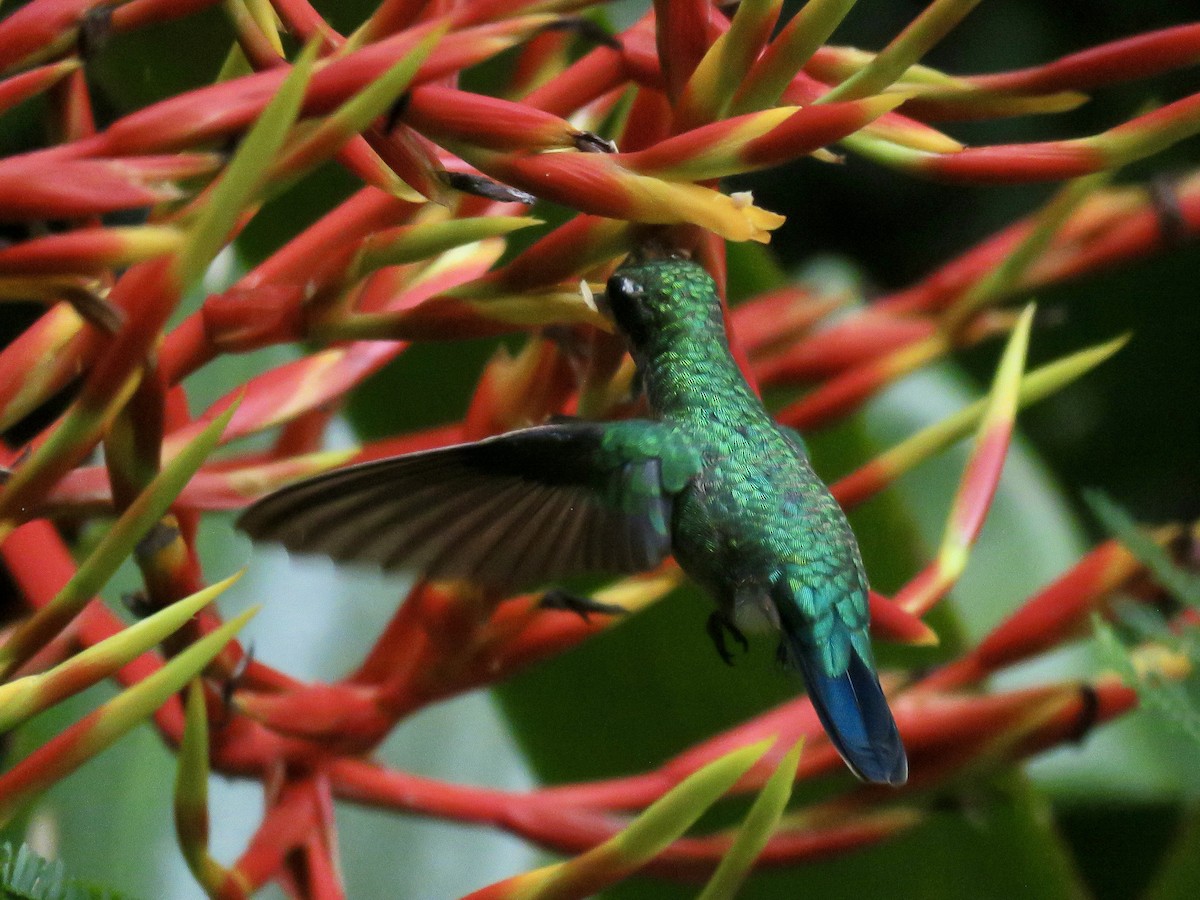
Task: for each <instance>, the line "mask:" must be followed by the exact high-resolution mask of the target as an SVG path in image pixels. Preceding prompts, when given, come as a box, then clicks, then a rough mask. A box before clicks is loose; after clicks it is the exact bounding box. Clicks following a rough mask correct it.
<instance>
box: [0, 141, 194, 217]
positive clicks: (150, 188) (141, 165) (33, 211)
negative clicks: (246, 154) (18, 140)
mask: <svg viewBox="0 0 1200 900" xmlns="http://www.w3.org/2000/svg"><path fill="white" fill-rule="evenodd" d="M171 159H172V162H174V161H175V159H176V158H174V157H173V158H171ZM180 162H181V164H180V165H173V166H170V167H169V168H163V167H158V166H156V165H155V164H154V163H155V160H153V159H152V158H148V157H143V158H142V159H140V160H139V159H138V158H137V157H133V158H130V159H122V160H109V159H60V158H57V157H53V156H50V155H48V154H31V155H29V156H27V157H16V158H10V159H7V160H2V161H0V206H3V208H4V210H5V217H6V218H10V219H12V218H19V219H73V218H79V217H83V216H88V215H92V214H94V213H106V212H115V211H117V210H122V209H138V208H140V207H145V206H153V205H154V204H156V203H162V202H164V201H167V200H175V199H178V198H179V197H181V196H182V195H183V194H182V191H181V190H180V189H179V188H177V187H176V186H175V185H173V184H171V183H170V181H169V179H170V178H172V177H176V178H186V177H189V176H190V175H195V174H201V173H203V172H206V171H211V170H212V169H213V168H214V167H215V157H210V156H207V155H196V156H194V157H192V158H191V159H189V160H181V161H180Z"/></svg>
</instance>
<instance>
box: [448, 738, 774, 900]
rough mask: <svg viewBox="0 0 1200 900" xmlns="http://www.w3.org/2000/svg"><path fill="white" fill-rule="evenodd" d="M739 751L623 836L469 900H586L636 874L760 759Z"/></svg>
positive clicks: (752, 751) (754, 749) (757, 750)
mask: <svg viewBox="0 0 1200 900" xmlns="http://www.w3.org/2000/svg"><path fill="white" fill-rule="evenodd" d="M764 749H765V747H764V746H763V745H757V746H751V747H744V748H742V749H741V750H736V751H734V752H732V753H730V754H729V755H728V756H726V757H724V758H722V759H719V760H716V761H715V762H712V763H710V764H709V765H708V766H707V767H706V768H704V769H701V770H700V771H698V772H696V773H695V774H694V775H692V776H691V777H690V778H688V779H685V780H684V781H682V782H681V783H680V784H679V785H678V786H677V787H675V788H674V789H673V790H671V791H670V792H668V793H667V794H665V795H664V796H663V797H662V798H661V799H660V800H658V801H657V802H656V803H654V804H653V805H651V806H650V807H649V808H648V809H647V810H646V811H645V812H644V813H642V815H641V816H639V817H638V818H637V819H635V820H634V821H633V822H631V823H630V824H629V825H628V826H627V827H626V828H625V829H624V830H623V831H621V832H620V833H619V834H617V835H616V836H615V837H613V838H611V839H609V840H608V841H606V842H605V843H603V844H600V845H599V846H597V847H595V848H594V849H592V850H590V851H588V852H587V853H585V854H584V855H582V856H580V857H578V858H576V859H572V860H568V861H566V862H562V863H555V864H552V865H550V866H546V867H545V868H542V869H538V870H536V871H533V872H528V873H525V874H523V875H518V876H516V877H514V878H511V879H509V880H507V881H504V882H500V883H499V884H495V885H492V886H491V887H488V888H484V889H483V890H480V891H476V892H474V893H473V894H470V895H469V897H471V898H473V900H491V898H509V897H511V898H519V900H536V898H551V897H562V898H567V897H587V896H591V895H593V894H595V893H596V891H598V890H600V889H601V888H603V887H606V886H608V885H610V884H613V883H615V882H617V881H620V880H621V879H623V878H624V877H626V876H627V875H628V874H629V873H631V872H634V871H636V870H637V869H639V868H641V867H642V866H643V865H644V864H645V863H646V862H648V861H649V860H651V859H653V858H654V857H655V856H656V855H658V853H659V852H660V851H661V850H662V849H663V848H665V847H666V846H667V845H668V844H670V843H671V841H673V840H674V839H675V838H677V837H678V836H679V835H681V834H682V833H683V832H684V831H685V830H686V829H687V828H688V827H689V826H690V825H691V824H692V823H693V822H694V821H695V820H696V819H698V818H699V817H700V816H701V814H702V813H703V812H704V811H705V810H706V809H708V807H709V806H711V805H712V804H713V803H714V802H715V801H716V800H717V798H719V797H720V796H721V795H722V794H724V793H725V791H727V790H728V789H729V788H730V787H732V785H733V783H734V782H736V781H737V780H738V778H740V777H741V775H742V773H743V772H745V770H746V769H748V768H749V767H750V766H751V765H752V764H753V762H754V760H755V759H756V758H757V757H758V756H760V755H761V754H762V752H763V750H764Z"/></svg>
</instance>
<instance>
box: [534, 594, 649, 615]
mask: <svg viewBox="0 0 1200 900" xmlns="http://www.w3.org/2000/svg"><path fill="white" fill-rule="evenodd" d="M538 608H539V609H561V610H565V611H567V612H573V613H577V614H578V615H579V616H580V617H581V618H582V619H583V621H585V622H588V621H591V620H590V619H589V618H588V617H589V616H590V615H591V614H592V613H600V614H602V615H606V616H619V615H623V614H625V613H627V612H628V611H629V610H627V609H626V608H625V607H623V606H617V605H616V604H615V603H601V602H600V601H599V600H593V599H592V598H591V597H581V596H579V595H578V594H571V593H568V592H567V591H562V590H559V589H558V588H555V589H554V590H550V591H546V593H545V594H543V595H542V599H541V600H539V601H538Z"/></svg>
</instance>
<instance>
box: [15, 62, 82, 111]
mask: <svg viewBox="0 0 1200 900" xmlns="http://www.w3.org/2000/svg"><path fill="white" fill-rule="evenodd" d="M78 68H79V61H78V60H75V59H64V60H60V61H59V62H56V63H50V64H49V65H45V66H38V67H37V68H34V69H30V70H29V71H27V72H22V73H20V74H19V75H13V76H12V77H11V78H5V79H4V80H2V81H0V112H5V111H6V110H8V109H11V108H12V107H14V106H16V105H17V104H18V103H20V102H22V101H23V100H27V99H29V98H30V97H33V96H36V95H37V94H40V93H41V92H42V91H45V90H46V89H48V88H50V87H52V86H54V85H55V84H57V83H58V82H59V81H61V80H62V79H63V78H65V77H66V76H67V75H69V74H71V73H72V72H74V71H76V70H77V69H78Z"/></svg>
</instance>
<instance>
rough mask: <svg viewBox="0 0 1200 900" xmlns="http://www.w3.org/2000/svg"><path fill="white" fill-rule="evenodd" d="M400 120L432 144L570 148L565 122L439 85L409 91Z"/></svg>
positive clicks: (571, 133)
mask: <svg viewBox="0 0 1200 900" xmlns="http://www.w3.org/2000/svg"><path fill="white" fill-rule="evenodd" d="M401 120H402V121H403V122H405V123H406V124H407V125H409V126H410V127H411V128H414V129H415V130H417V131H418V132H420V133H421V134H423V135H425V136H426V137H428V138H430V139H431V140H434V141H437V142H438V143H441V142H442V141H443V140H446V141H451V142H455V141H463V142H466V143H468V144H473V145H475V146H478V147H486V148H487V149H489V150H505V151H522V152H526V153H529V152H534V151H538V150H553V149H564V148H568V147H575V146H576V140H577V139H578V137H579V132H578V131H577V130H576V129H575V128H572V127H571V125H570V123H569V122H566V121H564V120H563V119H560V118H559V117H558V116H556V115H553V114H552V113H548V112H542V111H541V110H538V109H536V108H533V107H530V106H528V105H527V104H525V103H514V102H512V101H510V100H502V99H500V98H499V97H484V96H481V95H479V94H472V93H469V92H467V91H459V90H455V89H454V88H448V87H440V86H438V85H432V84H430V85H424V86H422V87H419V88H417V89H415V90H414V91H412V93H411V94H410V95H409V97H408V100H407V102H406V103H405V105H404V112H403V113H402V115H401Z"/></svg>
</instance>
